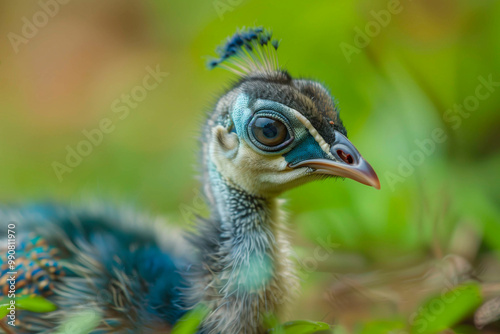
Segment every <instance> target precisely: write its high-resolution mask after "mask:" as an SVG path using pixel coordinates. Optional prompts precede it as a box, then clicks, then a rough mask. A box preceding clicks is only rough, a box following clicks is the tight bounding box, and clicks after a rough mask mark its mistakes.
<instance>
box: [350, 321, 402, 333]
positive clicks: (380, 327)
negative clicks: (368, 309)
mask: <svg viewBox="0 0 500 334" xmlns="http://www.w3.org/2000/svg"><path fill="white" fill-rule="evenodd" d="M405 327H406V325H405V324H404V323H403V322H401V321H398V320H376V321H372V322H367V323H366V324H364V325H363V329H362V331H361V332H360V334H387V333H390V332H392V331H393V332H394V333H397V330H398V329H399V330H401V329H404V328H405Z"/></svg>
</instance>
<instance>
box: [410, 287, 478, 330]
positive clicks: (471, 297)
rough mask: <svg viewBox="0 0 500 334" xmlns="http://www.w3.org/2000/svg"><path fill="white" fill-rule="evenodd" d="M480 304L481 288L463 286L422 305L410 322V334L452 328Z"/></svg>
mask: <svg viewBox="0 0 500 334" xmlns="http://www.w3.org/2000/svg"><path fill="white" fill-rule="evenodd" d="M481 303H482V296H481V288H480V286H479V285H478V284H476V283H470V284H464V285H461V286H458V287H456V288H454V289H452V290H449V291H446V292H443V293H441V295H439V296H436V297H434V298H432V299H431V300H429V301H427V302H426V303H424V304H423V305H422V306H421V307H420V308H419V309H418V311H417V314H416V316H415V317H414V318H413V321H412V322H411V333H418V334H432V333H438V332H440V331H443V330H445V329H448V328H451V327H453V325H455V324H457V323H458V322H459V321H460V320H462V319H464V318H465V317H467V316H468V315H470V314H472V313H473V312H474V310H475V309H476V308H477V307H479V305H481Z"/></svg>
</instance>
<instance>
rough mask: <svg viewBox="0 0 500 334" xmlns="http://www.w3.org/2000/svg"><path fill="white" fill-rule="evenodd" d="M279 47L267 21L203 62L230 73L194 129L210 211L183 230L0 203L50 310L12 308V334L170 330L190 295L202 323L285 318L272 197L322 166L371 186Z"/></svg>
mask: <svg viewBox="0 0 500 334" xmlns="http://www.w3.org/2000/svg"><path fill="white" fill-rule="evenodd" d="M277 49H278V42H277V40H275V39H273V38H272V35H271V33H270V32H269V31H267V30H265V29H263V28H252V29H246V30H242V31H238V32H237V33H236V34H235V35H234V36H233V37H231V38H230V39H229V40H228V41H227V42H226V43H225V44H224V45H223V46H221V47H219V49H218V58H216V59H214V60H212V61H211V63H210V64H209V65H210V66H211V67H212V68H218V67H220V68H225V69H228V70H230V71H231V72H233V73H235V74H236V75H237V76H238V80H237V81H236V82H235V83H234V84H233V85H232V87H231V88H230V89H229V90H228V91H227V92H226V93H224V94H223V95H222V96H221V97H220V98H219V100H218V101H217V103H216V104H215V106H214V108H213V110H212V112H211V113H210V114H209V115H208V117H207V120H206V122H205V125H204V127H203V130H202V136H201V161H200V170H199V172H200V174H201V180H202V190H203V191H202V193H203V194H204V198H205V200H206V202H207V205H208V206H209V208H210V211H211V214H210V216H209V217H208V218H205V219H202V218H200V219H199V220H198V224H197V229H196V231H195V232H192V233H189V234H188V233H184V234H181V233H180V232H179V231H175V230H173V229H172V228H171V227H169V225H168V224H166V223H165V222H163V221H162V220H159V219H156V218H151V217H149V216H144V215H139V214H137V213H135V212H134V211H132V210H128V209H127V210H125V209H110V208H106V207H103V206H100V205H98V206H95V205H91V206H89V207H64V206H58V205H42V206H40V205H38V206H28V207H20V208H14V207H7V208H4V209H2V210H1V211H0V221H1V222H2V224H3V223H7V222H16V226H18V231H17V233H18V234H17V236H18V239H17V240H18V242H19V244H18V247H19V251H18V259H17V260H18V265H19V266H20V267H19V269H20V271H21V272H22V273H23V275H24V276H23V277H22V280H21V282H22V283H21V284H24V286H22V287H21V288H22V290H21V291H22V292H25V293H28V294H37V295H40V296H44V297H46V298H47V299H48V300H50V301H51V302H52V303H54V304H55V305H56V306H57V308H58V309H57V310H56V311H51V312H47V313H44V314H36V313H33V312H26V311H21V312H20V313H19V317H18V319H17V321H18V327H16V333H53V332H54V331H56V330H66V332H68V331H69V332H71V330H72V329H73V327H71V326H76V325H75V324H74V323H73V320H72V319H73V318H74V317H75V314H76V315H77V316H78V315H82V314H83V316H85V319H88V321H87V325H88V326H90V327H91V328H89V329H88V332H90V333H93V334H101V333H159V332H162V333H168V332H170V331H171V330H172V328H173V326H175V324H176V323H177V322H178V321H179V319H181V318H182V317H183V316H184V315H185V314H186V312H189V311H190V310H191V309H193V308H196V307H197V306H199V305H203V307H204V309H206V310H207V313H206V316H205V317H204V318H203V320H202V322H201V324H200V326H199V328H198V329H197V333H200V334H201V333H203V334H240V333H245V334H263V333H265V332H266V331H267V327H266V323H265V322H264V321H263V320H264V318H266V317H267V316H269V315H272V316H278V317H281V319H285V318H286V309H287V305H289V304H290V301H291V300H293V297H294V295H295V293H296V292H297V290H298V286H299V284H298V280H297V277H296V275H295V270H294V266H293V263H292V261H291V260H290V252H291V248H290V244H289V242H288V238H287V233H286V230H287V225H286V216H285V215H284V213H283V211H282V210H281V205H282V201H281V200H280V199H278V196H279V195H280V194H281V193H283V192H284V191H286V190H288V189H291V188H293V187H296V186H298V185H301V184H304V183H306V182H310V181H313V180H318V179H324V178H327V177H347V178H351V179H354V180H356V181H359V182H362V183H364V184H367V185H371V186H374V187H376V188H378V187H379V186H380V184H379V181H378V178H377V176H376V174H375V172H374V171H373V169H372V168H371V166H370V165H369V164H368V163H367V162H366V161H365V160H364V159H363V158H362V157H361V155H360V154H359V152H358V151H357V149H356V148H355V147H354V146H353V145H352V143H351V142H350V141H349V140H348V139H347V138H346V135H347V132H346V130H345V128H344V126H343V123H342V120H341V119H340V116H339V111H338V107H337V104H336V103H335V101H334V99H333V98H332V97H331V95H330V94H329V92H328V90H327V89H326V88H325V87H324V86H323V85H322V84H320V83H318V82H316V81H312V80H307V79H301V78H293V77H292V76H291V75H290V74H289V73H288V72H287V71H286V70H285V69H283V68H281V67H280V65H279V62H278V60H277ZM2 232H3V231H2ZM0 239H1V237H0ZM2 245H4V243H2ZM2 253H3V250H2ZM21 269H22V270H21ZM3 271H4V267H3V266H2V275H3ZM0 287H2V289H1V291H0V292H1V293H2V295H5V288H4V286H3V285H0ZM0 297H1V296H0Z"/></svg>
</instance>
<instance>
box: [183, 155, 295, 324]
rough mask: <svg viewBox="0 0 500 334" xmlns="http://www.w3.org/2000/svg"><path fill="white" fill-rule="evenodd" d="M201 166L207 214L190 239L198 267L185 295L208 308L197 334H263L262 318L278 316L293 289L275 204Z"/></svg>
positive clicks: (292, 280) (277, 201)
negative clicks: (196, 250)
mask: <svg viewBox="0 0 500 334" xmlns="http://www.w3.org/2000/svg"><path fill="white" fill-rule="evenodd" d="M207 167H208V169H209V170H208V171H207V173H206V174H205V175H206V176H208V177H209V180H210V181H209V184H208V187H207V188H206V192H207V197H208V199H209V202H210V206H211V208H212V215H211V218H210V219H209V220H206V221H204V222H203V223H202V224H201V226H200V229H199V235H198V236H197V237H196V238H195V240H193V242H195V244H194V245H195V246H196V247H198V248H199V250H200V256H201V264H200V268H198V269H197V270H195V274H194V275H193V277H192V288H193V290H194V291H192V292H194V293H192V294H191V296H192V297H193V298H194V300H193V302H201V303H203V304H204V305H205V306H207V307H208V308H209V310H210V312H209V315H208V317H207V318H206V319H205V321H204V323H203V326H202V331H201V332H202V333H211V334H219V333H220V334H238V333H247V334H254V333H255V334H260V333H264V332H265V328H264V325H263V317H264V316H266V315H269V314H273V315H279V314H281V313H282V311H283V308H284V306H285V305H284V304H287V302H288V300H289V299H290V294H291V293H292V292H294V291H296V290H297V285H298V283H297V280H296V277H295V274H294V269H293V264H292V262H291V260H290V259H289V255H290V245H289V243H288V241H287V239H286V236H285V233H284V226H283V224H282V222H281V221H280V217H282V216H283V214H282V212H281V211H280V209H279V200H278V199H275V198H271V199H268V198H260V197H257V196H254V195H251V194H249V193H247V192H245V191H244V190H242V189H240V188H238V187H237V186H235V185H234V184H231V182H229V181H227V180H224V179H223V178H222V177H221V175H220V174H219V173H218V172H217V170H216V168H215V166H214V165H208V166H207Z"/></svg>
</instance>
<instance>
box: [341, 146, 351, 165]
mask: <svg viewBox="0 0 500 334" xmlns="http://www.w3.org/2000/svg"><path fill="white" fill-rule="evenodd" d="M337 154H338V156H339V157H340V159H342V161H344V162H345V163H346V164H349V165H352V164H353V163H354V159H353V157H352V155H350V154H349V153H345V152H344V151H342V150H337Z"/></svg>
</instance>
